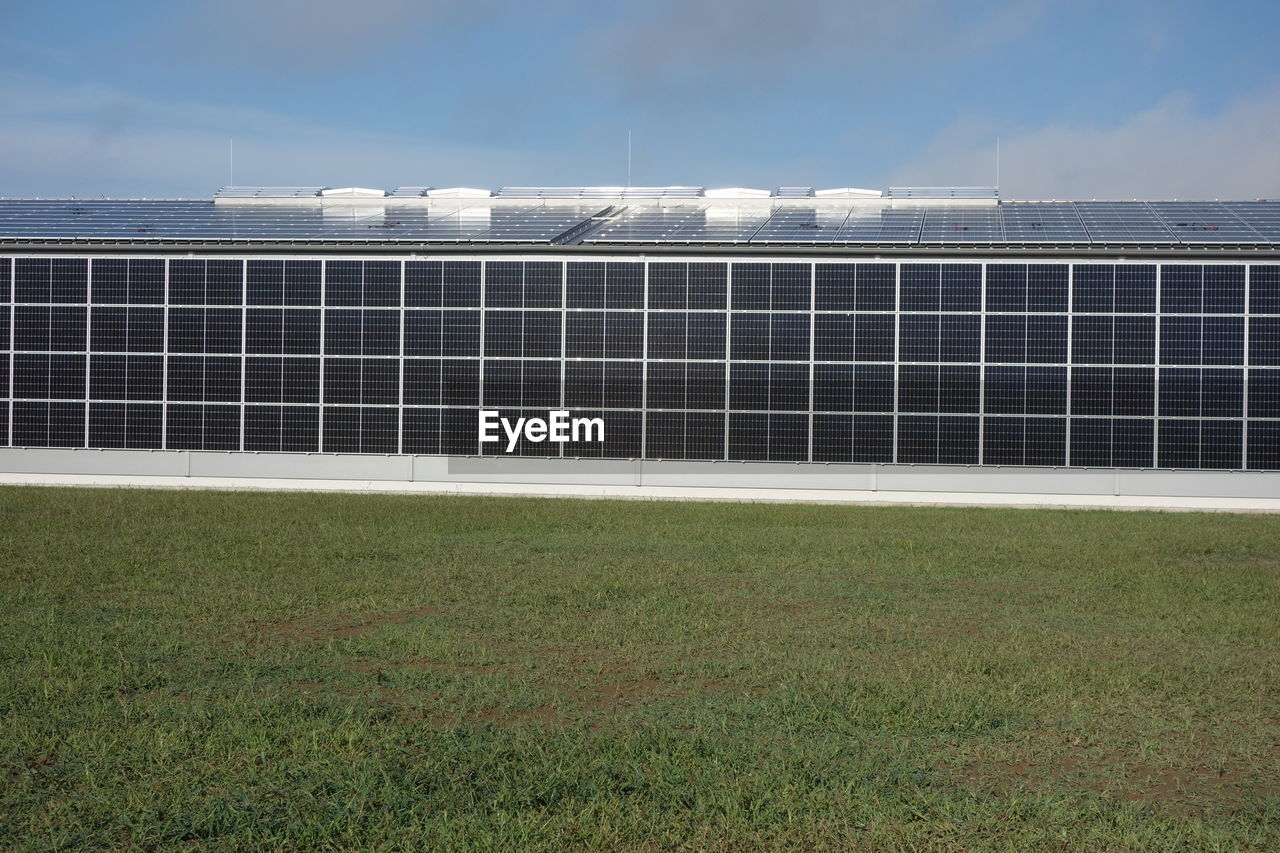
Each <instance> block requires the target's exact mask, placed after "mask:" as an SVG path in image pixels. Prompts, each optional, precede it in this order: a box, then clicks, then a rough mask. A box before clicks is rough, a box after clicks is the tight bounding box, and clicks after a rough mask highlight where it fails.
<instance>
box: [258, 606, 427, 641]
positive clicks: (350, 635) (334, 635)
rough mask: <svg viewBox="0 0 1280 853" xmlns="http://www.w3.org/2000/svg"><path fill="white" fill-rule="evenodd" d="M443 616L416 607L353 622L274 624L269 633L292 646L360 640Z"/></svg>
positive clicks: (302, 618)
mask: <svg viewBox="0 0 1280 853" xmlns="http://www.w3.org/2000/svg"><path fill="white" fill-rule="evenodd" d="M443 613H444V611H443V610H441V609H440V608H438V607H432V606H427V607H415V608H412V609H409V610H392V611H389V612H386V613H379V614H375V615H372V616H368V617H364V618H362V619H360V620H358V621H355V622H349V621H345V620H344V621H325V620H323V619H312V618H308V617H301V618H298V619H289V620H286V621H284V622H277V623H276V624H274V625H271V626H269V628H268V630H269V632H270V634H271V635H272V636H274V637H277V638H279V639H282V640H285V641H294V642H324V641H327V640H349V639H354V638H356V637H361V636H364V635H365V634H367V633H368V632H369V631H372V630H373V629H375V628H379V627H382V626H383V625H404V624H406V623H408V622H414V621H417V620H418V619H424V618H426V617H428V616H439V615H442V614H443Z"/></svg>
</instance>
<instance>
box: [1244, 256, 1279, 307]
mask: <svg viewBox="0 0 1280 853" xmlns="http://www.w3.org/2000/svg"><path fill="white" fill-rule="evenodd" d="M1249 313H1250V314H1280V264H1255V265H1254V266H1251V267H1249Z"/></svg>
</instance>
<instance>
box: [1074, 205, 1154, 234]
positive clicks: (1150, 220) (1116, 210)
mask: <svg viewBox="0 0 1280 853" xmlns="http://www.w3.org/2000/svg"><path fill="white" fill-rule="evenodd" d="M1074 205H1075V209H1076V213H1078V214H1080V220H1081V221H1082V222H1083V223H1084V227H1085V229H1086V230H1088V232H1089V237H1090V239H1091V240H1092V241H1093V242H1095V243H1176V242H1178V239H1177V238H1176V237H1174V236H1173V234H1172V233H1170V231H1169V229H1168V228H1167V227H1165V224H1164V221H1163V220H1161V219H1160V217H1158V216H1156V214H1155V212H1154V211H1152V210H1151V208H1149V207H1148V206H1147V205H1146V203H1145V202H1141V201H1077V202H1074Z"/></svg>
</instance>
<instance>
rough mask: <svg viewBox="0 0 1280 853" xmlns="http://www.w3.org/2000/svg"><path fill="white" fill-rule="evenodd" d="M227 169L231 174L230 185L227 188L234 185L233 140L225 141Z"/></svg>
mask: <svg viewBox="0 0 1280 853" xmlns="http://www.w3.org/2000/svg"><path fill="white" fill-rule="evenodd" d="M227 167H228V170H229V171H230V172H231V183H229V184H227V186H229V187H234V186H235V185H236V141H235V140H234V139H228V140H227Z"/></svg>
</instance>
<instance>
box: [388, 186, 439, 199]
mask: <svg viewBox="0 0 1280 853" xmlns="http://www.w3.org/2000/svg"><path fill="white" fill-rule="evenodd" d="M430 189H431V187H396V188H395V189H393V190H392V191H391V192H390V193H388V195H389V196H391V198H420V197H422V196H424V195H426V194H427V191H428V190H430Z"/></svg>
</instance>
